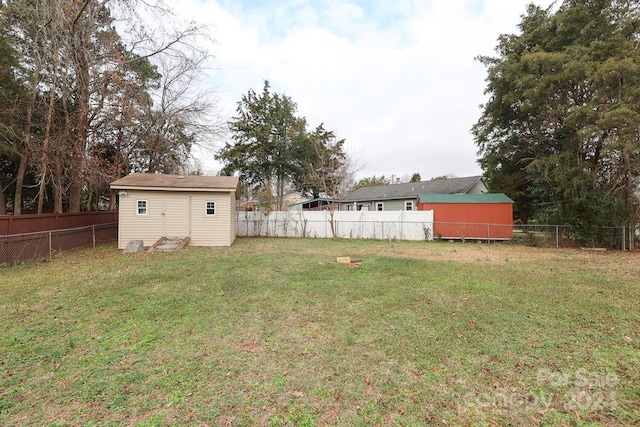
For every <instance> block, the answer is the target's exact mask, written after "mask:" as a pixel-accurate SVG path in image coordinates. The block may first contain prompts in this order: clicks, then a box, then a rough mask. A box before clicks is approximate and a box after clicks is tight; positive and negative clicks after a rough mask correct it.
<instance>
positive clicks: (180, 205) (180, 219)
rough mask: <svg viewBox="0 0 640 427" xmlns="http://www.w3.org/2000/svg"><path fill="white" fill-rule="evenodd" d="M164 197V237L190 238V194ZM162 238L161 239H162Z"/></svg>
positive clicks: (173, 194)
mask: <svg viewBox="0 0 640 427" xmlns="http://www.w3.org/2000/svg"><path fill="white" fill-rule="evenodd" d="M163 196H164V211H163V212H164V229H163V232H162V236H165V237H183V236H190V235H191V233H190V229H189V222H190V221H189V208H190V206H189V199H190V197H191V196H190V195H189V194H188V193H177V192H176V193H171V192H166V193H163ZM162 236H160V237H162Z"/></svg>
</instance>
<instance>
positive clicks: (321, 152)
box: [216, 80, 354, 210]
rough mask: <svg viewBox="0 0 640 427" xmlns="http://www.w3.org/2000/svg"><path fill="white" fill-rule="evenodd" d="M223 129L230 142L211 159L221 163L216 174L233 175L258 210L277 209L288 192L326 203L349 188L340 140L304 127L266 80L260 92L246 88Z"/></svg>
mask: <svg viewBox="0 0 640 427" xmlns="http://www.w3.org/2000/svg"><path fill="white" fill-rule="evenodd" d="M229 129H230V132H231V140H230V141H229V142H227V143H226V144H225V146H224V147H222V148H221V149H220V150H219V151H218V152H217V155H216V158H217V159H218V160H220V161H221V162H222V163H223V164H224V168H223V169H222V172H221V173H222V174H224V175H232V174H236V173H238V174H239V176H240V179H241V182H242V183H243V185H244V191H245V193H246V195H247V196H253V198H255V199H257V200H258V201H259V202H260V204H261V208H262V209H264V210H269V209H271V208H275V209H277V210H283V209H284V208H285V206H284V196H285V193H286V192H287V191H288V190H295V191H298V192H299V193H301V194H303V195H306V196H308V197H310V198H318V197H321V196H322V197H327V198H330V199H332V198H337V197H338V196H339V195H341V194H342V193H343V192H344V191H345V189H346V188H347V187H349V186H351V185H352V180H353V173H354V166H353V164H352V162H351V159H350V158H349V156H348V155H347V153H346V152H345V147H344V144H345V140H344V139H338V137H336V135H335V133H334V132H333V131H330V130H327V129H325V127H324V124H322V123H321V124H320V125H318V126H316V127H315V128H313V129H309V126H308V123H307V119H306V118H305V117H303V116H299V115H298V106H297V104H296V103H295V102H294V101H293V100H292V99H291V97H289V96H287V95H284V94H279V93H276V92H273V90H272V89H271V85H270V83H269V81H268V80H265V81H264V87H263V89H262V91H261V92H256V91H254V90H253V89H250V90H249V91H248V92H247V93H246V94H244V95H243V96H242V98H241V100H240V101H239V102H238V104H237V108H236V115H235V116H234V117H233V118H232V119H231V120H230V121H229Z"/></svg>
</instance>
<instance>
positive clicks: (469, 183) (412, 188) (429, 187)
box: [341, 175, 482, 202]
mask: <svg viewBox="0 0 640 427" xmlns="http://www.w3.org/2000/svg"><path fill="white" fill-rule="evenodd" d="M481 180H482V176H479V175H478V176H468V177H464V178H448V179H432V180H431V181H420V182H406V183H403V184H391V185H379V186H375V187H362V188H359V189H357V190H355V191H352V192H351V193H349V194H347V195H345V197H343V198H342V200H341V201H342V202H359V201H367V200H396V199H409V198H414V199H415V198H417V197H418V194H464V193H467V192H468V191H470V190H471V189H472V188H473V186H474V185H476V184H477V183H478V182H479V181H481Z"/></svg>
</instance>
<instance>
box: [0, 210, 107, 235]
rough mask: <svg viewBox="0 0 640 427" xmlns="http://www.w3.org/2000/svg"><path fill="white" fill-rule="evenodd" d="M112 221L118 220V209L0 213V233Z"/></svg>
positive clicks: (82, 225)
mask: <svg viewBox="0 0 640 427" xmlns="http://www.w3.org/2000/svg"><path fill="white" fill-rule="evenodd" d="M114 222H118V211H86V212H78V213H57V214H56V213H47V214H35V215H32V214H25V215H17V216H14V215H0V235H7V234H23V233H34V232H37V231H48V230H62V229H67V228H76V227H86V226H89V225H98V224H110V223H114Z"/></svg>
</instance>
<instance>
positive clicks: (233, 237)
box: [229, 192, 237, 244]
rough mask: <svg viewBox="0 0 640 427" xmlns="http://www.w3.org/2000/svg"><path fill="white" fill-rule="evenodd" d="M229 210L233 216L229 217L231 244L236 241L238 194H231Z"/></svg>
mask: <svg viewBox="0 0 640 427" xmlns="http://www.w3.org/2000/svg"><path fill="white" fill-rule="evenodd" d="M229 203H230V205H229V210H230V212H231V214H230V215H229V239H230V240H229V244H231V243H233V242H234V241H235V240H236V218H237V213H236V194H235V192H233V193H231V195H230V196H229Z"/></svg>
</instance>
